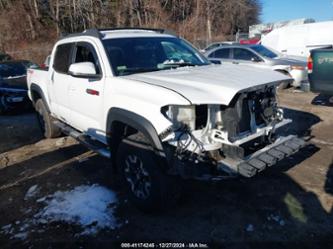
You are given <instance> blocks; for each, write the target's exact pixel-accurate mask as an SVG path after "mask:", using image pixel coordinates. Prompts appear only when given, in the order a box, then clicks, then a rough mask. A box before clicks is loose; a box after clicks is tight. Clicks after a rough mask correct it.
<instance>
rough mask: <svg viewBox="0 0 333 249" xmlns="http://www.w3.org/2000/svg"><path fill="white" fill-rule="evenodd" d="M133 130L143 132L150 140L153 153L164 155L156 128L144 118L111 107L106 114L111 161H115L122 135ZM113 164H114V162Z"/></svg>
mask: <svg viewBox="0 0 333 249" xmlns="http://www.w3.org/2000/svg"><path fill="white" fill-rule="evenodd" d="M133 130H135V131H138V132H141V133H143V134H144V135H145V136H146V137H147V139H148V140H149V141H150V143H151V146H152V148H153V150H154V152H155V154H156V155H157V156H159V157H165V153H164V149H163V146H162V142H161V140H160V138H159V137H158V134H157V132H156V129H155V128H154V126H153V125H152V124H151V122H150V121H149V120H147V119H146V118H144V117H142V116H140V115H138V114H136V113H134V112H131V111H128V110H125V109H121V108H116V107H114V108H111V109H110V110H109V112H108V116H107V124H106V131H107V142H108V144H109V146H110V149H111V152H112V151H113V152H115V153H112V154H113V156H112V161H113V162H115V161H116V159H115V158H116V156H114V155H115V154H116V151H117V149H118V146H119V143H120V142H121V140H122V139H123V138H124V136H126V135H128V134H131V133H133ZM114 165H115V164H114Z"/></svg>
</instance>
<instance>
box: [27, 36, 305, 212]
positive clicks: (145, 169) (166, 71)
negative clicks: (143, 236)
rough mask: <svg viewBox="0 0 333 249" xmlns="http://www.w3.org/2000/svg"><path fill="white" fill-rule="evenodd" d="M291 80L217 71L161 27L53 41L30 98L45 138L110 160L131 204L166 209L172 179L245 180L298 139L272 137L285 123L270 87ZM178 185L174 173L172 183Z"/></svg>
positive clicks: (243, 69) (238, 69)
mask: <svg viewBox="0 0 333 249" xmlns="http://www.w3.org/2000/svg"><path fill="white" fill-rule="evenodd" d="M281 81H292V80H291V79H290V78H289V77H287V76H284V75H282V74H280V73H276V72H272V71H271V70H265V69H259V68H254V67H249V66H234V65H222V66H221V65H214V64H210V63H209V61H208V60H207V59H206V58H205V57H204V56H203V55H201V54H200V52H198V51H197V50H196V49H195V48H193V47H192V46H191V45H190V44H189V43H188V42H186V41H184V40H182V39H180V38H179V37H177V36H175V35H173V34H168V33H167V32H165V31H164V30H158V29H109V30H95V29H93V30H87V31H85V32H83V33H79V34H73V35H70V36H68V37H65V38H63V39H61V40H59V41H58V42H57V43H56V44H55V46H54V49H53V52H52V55H51V59H50V66H49V69H48V70H47V71H45V70H38V69H30V70H29V72H28V85H29V95H30V98H31V100H32V101H33V103H34V105H35V108H36V110H37V112H38V113H39V117H40V119H39V120H40V124H41V127H42V128H43V131H44V134H45V136H46V137H48V138H51V137H56V136H59V135H60V134H61V133H67V134H69V135H71V136H73V137H75V138H76V139H78V140H79V141H80V142H82V143H83V144H85V145H87V146H88V147H89V148H91V149H93V150H95V151H97V152H98V153H100V154H101V155H103V156H105V157H108V158H111V161H112V166H113V167H114V168H115V169H117V171H118V172H120V174H121V176H122V179H123V183H124V185H125V186H126V187H127V190H128V193H129V195H130V198H131V200H132V201H133V202H134V203H135V204H137V206H139V207H141V208H143V209H146V210H147V209H149V210H151V209H155V208H160V207H163V206H164V205H165V203H167V202H168V201H167V200H168V197H170V196H173V194H172V191H173V190H174V189H175V188H174V187H175V185H174V184H173V181H174V179H175V177H174V176H181V177H182V178H196V179H206V180H207V179H224V178H225V177H230V176H235V175H237V174H240V175H243V176H245V177H252V176H254V175H255V174H256V173H258V172H260V171H262V170H264V169H265V168H267V167H269V166H272V165H274V164H275V163H276V162H277V161H278V160H281V159H283V158H284V157H286V156H289V155H290V154H292V153H294V152H296V151H297V150H299V149H300V148H301V147H302V146H303V144H304V143H303V141H302V140H300V139H298V138H296V137H294V136H288V137H279V136H277V135H276V133H275V131H276V129H278V128H279V127H281V126H283V125H286V124H287V123H289V122H291V120H286V119H284V118H283V111H282V109H280V108H278V107H277V102H276V98H275V90H276V86H277V85H278V84H279V83H280V82H281ZM178 179H179V177H178Z"/></svg>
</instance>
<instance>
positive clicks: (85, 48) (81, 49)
mask: <svg viewBox="0 0 333 249" xmlns="http://www.w3.org/2000/svg"><path fill="white" fill-rule="evenodd" d="M74 62H75V63H78V62H91V63H93V64H94V65H95V69H96V73H97V74H100V66H99V61H98V58H97V55H96V53H95V51H94V48H93V47H92V46H90V45H89V44H79V45H78V46H77V47H76V54H75V60H74Z"/></svg>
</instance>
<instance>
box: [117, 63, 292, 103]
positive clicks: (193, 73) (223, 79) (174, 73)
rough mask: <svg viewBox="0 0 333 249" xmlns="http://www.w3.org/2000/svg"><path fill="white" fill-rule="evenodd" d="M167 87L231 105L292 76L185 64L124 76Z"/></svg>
mask: <svg viewBox="0 0 333 249" xmlns="http://www.w3.org/2000/svg"><path fill="white" fill-rule="evenodd" d="M122 77H123V78H126V79H131V80H135V81H139V82H144V83H147V84H152V85H155V86H160V87H163V88H167V89H169V90H172V91H174V92H177V93H178V94H180V95H182V96H183V97H184V98H186V99H187V100H188V101H189V102H191V103H192V104H197V105H198V104H222V105H229V104H230V102H231V100H232V99H233V98H234V96H235V95H236V94H237V93H240V92H246V91H254V90H257V89H260V88H263V87H265V86H271V85H277V84H279V83H281V82H282V81H290V82H292V79H291V78H289V77H288V76H285V75H283V74H281V73H277V72H274V71H272V70H271V69H262V68H256V67H252V66H245V65H237V66H235V65H208V66H198V67H182V68H177V69H171V70H163V71H156V72H149V73H138V74H132V75H128V76H122Z"/></svg>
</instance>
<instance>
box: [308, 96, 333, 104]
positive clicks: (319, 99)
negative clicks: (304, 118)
mask: <svg viewBox="0 0 333 249" xmlns="http://www.w3.org/2000/svg"><path fill="white" fill-rule="evenodd" d="M311 104H312V105H321V106H333V97H332V96H328V95H324V94H319V95H317V96H316V97H315V98H314V99H313V100H312V102H311Z"/></svg>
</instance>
